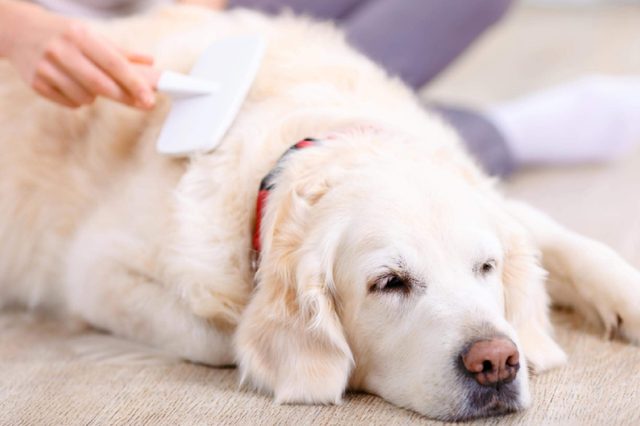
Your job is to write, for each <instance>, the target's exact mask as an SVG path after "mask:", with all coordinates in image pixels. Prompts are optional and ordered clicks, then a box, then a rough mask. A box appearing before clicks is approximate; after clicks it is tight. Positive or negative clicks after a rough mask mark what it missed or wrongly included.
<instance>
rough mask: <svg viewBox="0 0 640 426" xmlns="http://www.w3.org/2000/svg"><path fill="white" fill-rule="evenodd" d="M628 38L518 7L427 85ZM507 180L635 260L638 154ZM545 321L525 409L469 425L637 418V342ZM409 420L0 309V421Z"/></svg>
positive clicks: (620, 12) (587, 14)
mask: <svg viewBox="0 0 640 426" xmlns="http://www.w3.org/2000/svg"><path fill="white" fill-rule="evenodd" d="M552 41H554V42H555V44H553V43H550V42H552ZM583 41H584V43H581V42H583ZM638 43H640V11H639V10H638V9H637V8H632V7H616V8H606V9H589V10H578V11H576V12H567V11H563V10H555V9H534V8H530V7H529V8H523V9H519V10H516V11H515V12H514V13H513V14H512V16H511V17H510V18H509V20H507V21H506V22H505V23H504V24H503V25H502V26H501V27H500V28H498V29H497V30H496V31H494V32H493V33H492V34H491V35H490V36H489V37H488V38H486V39H485V40H484V41H483V43H482V44H481V45H479V46H477V48H476V49H475V50H474V51H473V52H472V53H471V54H470V55H469V56H468V57H467V58H465V59H464V60H463V61H461V62H460V63H458V64H457V65H456V67H455V68H454V69H453V70H452V71H451V72H450V73H448V74H447V75H446V76H444V77H443V78H442V79H441V80H440V82H439V83H438V84H437V85H435V86H434V87H433V88H432V89H430V90H429V91H428V92H427V95H428V96H431V97H438V98H440V99H456V100H460V101H464V102H468V103H472V104H483V103H487V102H490V101H494V100H499V99H504V98H507V97H509V96H513V95H516V94H519V93H523V92H524V91H526V90H528V89H530V88H534V87H539V86H541V85H544V84H547V83H552V82H557V81H560V80H562V79H564V78H569V77H572V76H575V75H577V74H579V73H580V72H581V71H582V70H599V71H602V72H604V71H608V72H638V73H640V54H639V53H640V46H639V45H638ZM631 52H634V54H633V55H631V54H630V53H631ZM505 67H511V68H505ZM507 191H508V192H509V193H511V194H514V195H518V196H520V197H522V198H525V199H527V200H530V202H531V203H533V204H534V205H537V206H539V207H542V208H544V209H545V210H546V211H548V212H550V213H551V214H552V215H553V216H555V217H556V218H557V219H559V220H560V221H562V222H564V223H566V224H568V225H570V226H572V227H573V228H574V229H576V230H579V231H581V232H583V233H585V234H587V235H591V236H594V237H597V238H600V239H602V240H604V241H605V242H607V243H608V244H610V245H612V246H613V247H614V248H616V249H617V250H619V251H620V252H621V253H622V254H623V255H624V256H626V257H627V258H628V259H629V260H630V261H632V262H633V263H634V264H635V265H637V266H638V267H640V250H639V248H640V197H638V193H639V192H640V152H638V153H637V154H634V155H631V156H629V157H628V158H626V159H624V160H622V161H620V162H618V163H616V164H612V165H609V166H600V167H595V166H593V167H582V168H572V169H563V170H545V171H529V172H526V173H522V174H521V175H519V176H517V177H516V178H515V179H514V180H513V181H512V182H511V183H510V184H509V185H508V187H507ZM554 319H555V322H556V323H557V324H560V326H559V327H558V331H557V337H558V340H559V341H560V343H561V345H562V347H563V348H564V349H565V350H566V351H567V352H568V354H569V359H570V362H569V365H568V366H566V367H564V368H561V369H558V370H555V371H553V372H550V373H548V374H545V375H542V376H539V377H535V378H533V380H532V388H533V389H532V390H533V396H534V399H535V402H534V405H533V407H532V408H531V409H529V410H528V411H526V412H523V413H518V414H514V415H510V416H506V417H501V418H495V419H488V420H483V421H480V422H478V423H479V424H503V423H504V424H518V425H520V424H527V425H551V424H562V425H564V424H575V425H639V424H640V349H638V348H634V347H630V346H627V345H625V344H623V343H620V342H615V341H614V342H609V341H605V340H603V339H602V338H601V336H600V334H599V332H598V331H597V330H593V329H591V328H588V327H586V326H585V325H582V324H581V322H580V320H579V319H578V318H576V317H575V316H573V315H571V314H568V313H556V314H555V315H554ZM408 423H425V424H431V423H433V424H439V423H438V422H430V421H428V420H426V419H424V418H422V417H421V416H419V415H417V414H414V413H412V412H409V411H406V410H402V409H399V408H396V407H393V406H392V405H390V404H387V403H385V402H384V401H383V400H381V399H380V398H377V397H374V396H370V395H362V394H350V395H348V396H347V397H346V399H345V402H344V403H343V404H342V405H340V406H330V407H310V406H278V405H275V404H274V403H273V402H272V401H271V400H270V399H269V398H268V397H265V396H262V395H259V394H256V393H254V392H252V391H248V390H244V389H239V388H238V386H237V376H236V371H235V370H233V369H212V368H207V367H203V366H198V365H192V364H187V363H182V362H178V361H175V360H171V359H166V358H163V357H162V356H153V355H147V352H145V351H137V350H136V348H135V347H132V345H131V344H129V343H127V342H122V341H119V340H117V339H115V338H112V337H110V336H106V335H101V334H98V333H96V332H93V331H89V330H79V329H74V328H73V327H70V326H66V325H64V324H62V323H60V322H56V321H54V320H51V319H45V318H37V317H35V316H32V315H29V314H26V313H24V312H15V311H14V312H5V313H3V314H0V425H12V426H13V425H34V424H51V425H67V424H73V425H75V424H109V425H111V424H114V425H117V424H144V425H157V424H183V425H201V424H296V425H307V424H381V425H382V424H384V425H386V424H408Z"/></svg>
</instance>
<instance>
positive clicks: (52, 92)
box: [32, 78, 80, 108]
mask: <svg viewBox="0 0 640 426" xmlns="http://www.w3.org/2000/svg"><path fill="white" fill-rule="evenodd" d="M32 87H33V88H34V89H35V91H36V92H38V93H39V94H41V95H42V96H44V97H45V98H47V99H49V100H51V101H54V102H56V103H58V104H60V105H64V106H66V107H69V108H78V107H79V106H80V105H78V104H76V103H75V102H73V101H71V100H69V99H68V98H66V97H65V96H64V95H63V94H61V93H60V92H58V91H57V90H56V89H54V88H53V87H52V86H50V85H49V83H48V82H46V81H45V80H43V79H41V78H36V79H35V80H34V81H33V84H32Z"/></svg>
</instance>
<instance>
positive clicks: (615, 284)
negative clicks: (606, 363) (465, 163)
mask: <svg viewBox="0 0 640 426" xmlns="http://www.w3.org/2000/svg"><path fill="white" fill-rule="evenodd" d="M508 208H509V210H510V212H511V214H512V215H513V216H514V217H515V218H516V219H517V220H518V221H520V222H521V223H522V224H523V225H524V226H525V227H526V228H527V229H528V230H529V232H530V233H531V236H532V238H533V241H534V243H535V244H536V245H537V246H538V247H539V248H540V250H541V251H542V256H543V259H542V261H543V265H544V267H545V269H547V270H548V271H549V280H548V288H549V293H550V295H551V298H552V300H553V301H554V303H556V304H558V305H563V306H569V307H572V308H575V309H577V310H578V311H580V312H582V313H583V314H584V315H586V316H587V317H588V318H589V319H596V320H598V321H599V322H600V323H602V324H603V325H604V327H605V330H606V332H607V335H608V336H610V337H613V336H614V335H616V334H617V335H620V336H621V337H624V338H626V339H627V340H629V341H631V342H633V343H635V344H640V272H638V270H636V269H635V268H633V267H632V266H631V265H629V264H628V263H627V262H626V261H625V260H624V259H622V257H621V256H620V255H618V254H617V253H615V252H614V251H613V250H612V249H611V248H609V247H607V246H606V245H604V244H602V243H600V242H597V241H594V240H592V239H589V238H586V237H584V236H582V235H579V234H577V233H575V232H572V231H570V230H568V229H566V228H564V227H563V226H561V225H560V224H558V223H557V222H555V221H554V220H552V219H551V218H549V217H548V216H547V215H545V214H543V213H542V212H540V211H538V210H536V209H534V208H532V207H530V206H527V205H525V204H523V203H517V202H510V203H509V207H508Z"/></svg>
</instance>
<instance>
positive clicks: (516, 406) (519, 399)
mask: <svg viewBox="0 0 640 426" xmlns="http://www.w3.org/2000/svg"><path fill="white" fill-rule="evenodd" d="M465 388H466V392H465V394H466V396H465V398H464V400H463V402H462V404H461V405H460V406H459V408H458V410H456V412H455V413H453V414H450V415H445V416H442V417H440V418H439V419H440V420H444V421H456V422H459V421H468V420H473V419H477V418H481V417H491V416H501V415H505V414H509V413H514V412H516V411H520V410H523V409H525V408H526V407H527V405H528V401H527V400H528V398H527V397H526V396H524V395H522V393H521V391H520V385H519V380H516V381H514V382H511V383H509V384H505V385H501V386H499V387H497V388H496V387H486V386H480V385H478V384H477V383H475V382H467V383H465Z"/></svg>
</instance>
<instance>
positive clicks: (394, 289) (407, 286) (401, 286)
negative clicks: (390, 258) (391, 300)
mask: <svg viewBox="0 0 640 426" xmlns="http://www.w3.org/2000/svg"><path fill="white" fill-rule="evenodd" d="M412 285H413V283H412V280H411V278H409V277H406V276H403V275H399V274H397V273H393V272H392V273H388V274H385V275H382V276H380V277H378V278H377V279H376V280H375V281H374V282H373V284H372V285H371V286H370V287H369V292H370V293H402V294H407V293H409V292H410V291H411V287H412Z"/></svg>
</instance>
